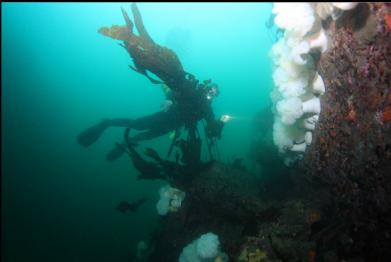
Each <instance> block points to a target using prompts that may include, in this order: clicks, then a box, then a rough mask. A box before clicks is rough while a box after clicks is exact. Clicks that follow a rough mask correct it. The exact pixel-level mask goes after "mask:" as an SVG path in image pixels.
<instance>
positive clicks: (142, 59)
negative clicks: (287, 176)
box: [77, 3, 224, 161]
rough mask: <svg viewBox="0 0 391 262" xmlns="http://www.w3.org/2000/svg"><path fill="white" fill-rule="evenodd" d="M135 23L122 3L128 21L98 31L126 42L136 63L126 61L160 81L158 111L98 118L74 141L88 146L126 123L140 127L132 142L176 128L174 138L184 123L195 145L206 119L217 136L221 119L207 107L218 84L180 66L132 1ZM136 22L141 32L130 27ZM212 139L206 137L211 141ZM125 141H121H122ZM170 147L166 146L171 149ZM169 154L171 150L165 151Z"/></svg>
mask: <svg viewBox="0 0 391 262" xmlns="http://www.w3.org/2000/svg"><path fill="white" fill-rule="evenodd" d="M131 10H132V13H133V17H134V20H135V23H134V24H133V22H132V20H131V19H130V18H129V16H128V14H127V12H126V11H125V9H123V8H121V11H122V15H123V17H124V20H125V22H126V25H124V26H118V25H113V26H111V27H110V28H109V27H102V28H100V29H99V30H98V32H99V33H100V34H102V35H104V36H107V37H110V38H113V39H115V40H120V41H123V42H122V43H121V44H120V46H122V47H123V48H125V50H126V51H127V52H128V54H129V55H130V57H131V58H132V60H133V63H134V66H132V65H130V66H129V67H130V68H131V69H132V70H134V71H136V72H137V73H139V74H142V75H144V76H145V77H147V78H148V79H149V80H150V81H151V82H152V83H153V84H163V86H164V91H165V94H166V101H165V102H164V105H163V107H162V110H161V111H160V112H156V113H153V114H151V115H148V116H144V117H140V118H136V119H126V118H117V119H104V120H102V121H101V122H100V123H98V124H96V125H94V126H92V127H90V128H88V129H87V130H85V131H83V132H81V133H80V134H79V135H78V137H77V141H78V143H79V144H80V145H82V146H85V147H88V146H90V145H92V144H93V143H94V142H96V141H97V140H98V139H99V137H100V136H101V135H102V134H103V132H104V131H105V130H106V129H107V128H109V127H125V128H131V129H134V130H139V131H143V132H141V133H138V134H136V135H135V136H133V137H130V138H129V140H130V142H131V143H133V144H136V142H138V141H142V140H148V139H152V138H156V137H159V136H162V135H164V134H167V133H169V132H172V131H175V137H174V139H173V142H175V141H176V139H177V138H178V137H179V132H180V129H181V128H182V127H184V128H185V129H186V130H187V131H188V141H187V143H188V144H190V145H191V146H192V147H194V148H196V147H197V146H199V145H200V143H201V141H200V138H199V134H198V129H197V124H198V121H201V120H203V119H204V120H205V121H206V126H205V133H206V135H207V138H208V139H209V140H210V141H213V140H214V139H217V138H220V137H221V132H222V128H223V125H224V121H220V120H216V119H215V117H214V113H213V110H212V107H211V103H212V101H213V98H214V97H216V96H217V95H218V94H219V90H218V87H217V85H216V84H214V83H212V81H211V80H206V81H203V83H199V81H198V80H197V79H196V78H195V77H194V76H193V75H191V74H189V73H187V72H185V71H184V69H183V67H182V64H181V62H180V60H179V59H178V57H177V55H176V54H175V52H174V51H172V50H171V49H169V48H166V47H163V46H160V45H158V44H156V43H155V42H154V41H153V39H152V38H151V37H150V35H149V34H148V32H147V30H146V28H145V27H144V23H143V21H142V18H141V14H140V11H139V10H138V7H137V5H136V4H134V3H133V4H132V5H131ZM134 25H135V27H136V29H137V31H138V34H139V35H136V34H135V32H134V28H133V27H134ZM148 72H152V73H153V74H154V75H156V76H157V77H159V79H160V80H161V81H159V80H156V79H153V78H152V77H150V76H149V75H148ZM211 143H213V142H210V143H209V142H208V145H210V144H211ZM121 144H122V145H125V142H124V141H123V142H122V143H121ZM173 144H174V143H172V146H171V147H170V150H169V152H171V150H172V147H173ZM123 152H124V151H123V150H122V149H121V146H116V147H115V148H114V149H113V150H111V151H110V152H109V153H108V154H107V160H109V161H114V160H116V159H117V158H118V157H120V156H121V155H122V154H123ZM168 156H169V154H168Z"/></svg>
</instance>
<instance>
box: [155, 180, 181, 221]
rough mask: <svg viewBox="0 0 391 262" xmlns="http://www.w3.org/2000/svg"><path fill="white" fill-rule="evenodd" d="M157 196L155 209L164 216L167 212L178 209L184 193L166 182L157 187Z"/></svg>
mask: <svg viewBox="0 0 391 262" xmlns="http://www.w3.org/2000/svg"><path fill="white" fill-rule="evenodd" d="M159 196H160V199H159V201H158V202H157V204H156V210H157V212H158V214H159V215H161V216H165V215H166V214H167V213H168V212H175V211H178V209H179V208H180V207H181V205H182V201H183V200H184V199H185V196H186V193H185V192H183V191H180V190H179V189H177V188H174V187H171V186H170V185H168V184H167V185H165V186H163V187H161V188H160V189H159Z"/></svg>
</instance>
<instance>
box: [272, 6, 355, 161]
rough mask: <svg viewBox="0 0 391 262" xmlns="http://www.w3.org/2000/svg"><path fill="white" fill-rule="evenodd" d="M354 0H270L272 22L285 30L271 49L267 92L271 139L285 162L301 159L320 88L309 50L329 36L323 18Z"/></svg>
mask: <svg viewBox="0 0 391 262" xmlns="http://www.w3.org/2000/svg"><path fill="white" fill-rule="evenodd" d="M356 5H357V3H275V4H274V5H273V10H272V13H273V14H274V15H275V18H274V23H275V24H276V26H278V27H279V28H280V29H282V30H284V35H283V37H282V38H281V39H279V41H278V42H277V43H275V44H274V45H273V47H272V49H271V57H272V59H273V63H274V72H273V81H274V85H275V88H274V89H273V91H272V93H271V98H272V101H273V113H274V116H275V119H274V125H273V141H274V144H275V145H276V146H277V147H278V150H279V152H280V153H281V154H283V155H284V157H285V164H286V165H290V164H291V163H293V162H295V161H296V160H298V159H300V158H301V157H302V156H303V154H304V152H305V151H306V148H307V146H308V145H310V144H311V142H312V132H313V130H314V129H315V126H316V123H317V121H318V119H319V114H320V112H321V104H320V96H322V95H323V94H324V92H325V85H324V82H323V79H322V77H321V76H320V75H319V74H318V72H316V68H315V66H314V61H313V59H312V56H311V55H310V53H315V52H320V53H324V52H326V51H327V49H328V39H327V35H326V32H325V30H324V29H323V28H322V23H321V20H322V19H327V18H328V17H329V16H331V17H332V18H333V19H337V18H338V17H339V15H340V14H341V12H343V11H345V10H349V9H352V8H354V7H355V6H356Z"/></svg>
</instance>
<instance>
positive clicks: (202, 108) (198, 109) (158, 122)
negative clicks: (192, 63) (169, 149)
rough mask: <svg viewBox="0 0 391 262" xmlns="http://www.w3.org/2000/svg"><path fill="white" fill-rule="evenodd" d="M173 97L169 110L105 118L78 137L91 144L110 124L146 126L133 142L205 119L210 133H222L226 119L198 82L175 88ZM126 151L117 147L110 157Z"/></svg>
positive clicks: (131, 139) (87, 144) (80, 140)
mask: <svg viewBox="0 0 391 262" xmlns="http://www.w3.org/2000/svg"><path fill="white" fill-rule="evenodd" d="M173 98H174V99H173V100H174V104H173V105H172V106H171V107H170V108H169V109H168V110H167V111H166V112H164V111H161V112H156V113H154V114H151V115H148V116H144V117H140V118H136V119H125V118H118V119H105V120H103V121H101V122H100V123H98V124H97V125H94V126H92V127H90V128H88V129H87V130H85V131H83V132H82V133H80V134H79V135H78V137H77V140H78V142H79V144H80V145H82V146H86V147H87V146H90V145H91V144H93V143H94V142H95V141H96V140H98V138H99V137H100V136H101V134H102V133H103V132H104V130H106V129H107V128H108V127H110V126H115V127H130V128H132V129H136V130H140V131H141V130H146V131H144V132H141V133H139V134H137V135H135V136H133V137H131V138H130V142H137V141H142V140H149V139H152V138H155V137H159V136H162V135H164V134H167V133H169V132H170V131H175V130H178V129H179V128H180V127H182V126H191V125H193V126H194V125H196V123H197V122H198V121H199V120H202V119H205V120H206V122H207V131H208V135H209V136H210V137H220V135H221V129H222V126H223V123H222V122H221V121H218V120H217V121H216V120H215V119H214V114H213V111H212V108H211V101H209V100H208V99H207V97H206V93H205V90H204V89H201V88H197V87H196V86H193V88H183V89H181V90H180V91H179V92H173ZM176 101H178V102H176ZM124 143H125V142H123V144H124ZM122 153H123V151H122V150H121V148H119V147H116V148H114V149H113V150H111V151H110V152H109V153H108V154H107V160H109V161H114V160H115V159H117V158H118V157H119V156H121V154H122Z"/></svg>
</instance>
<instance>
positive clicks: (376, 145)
mask: <svg viewBox="0 0 391 262" xmlns="http://www.w3.org/2000/svg"><path fill="white" fill-rule="evenodd" d="M390 17H391V6H390V4H384V3H370V4H366V3H360V4H359V5H358V6H357V8H356V9H353V10H351V11H348V12H345V13H344V14H343V16H342V17H340V18H339V19H338V20H337V21H332V20H331V19H329V20H327V21H326V23H327V26H328V30H327V34H328V37H329V39H330V43H331V48H330V49H329V51H328V52H326V53H325V54H322V55H321V57H320V59H319V62H318V65H317V70H318V72H319V74H320V75H321V76H322V77H323V80H324V83H325V86H326V93H325V95H324V96H323V97H322V99H321V104H322V113H321V116H320V118H319V122H318V126H317V129H316V131H315V133H314V137H313V139H314V141H313V144H312V145H311V146H310V147H309V150H308V152H307V154H306V157H305V158H304V160H303V163H302V164H303V167H304V168H305V169H306V175H307V176H308V177H309V178H310V179H313V180H320V181H322V182H323V183H325V184H327V185H328V186H329V188H330V190H331V192H332V195H333V196H334V202H335V210H334V212H335V214H336V216H337V217H340V218H341V219H342V218H343V221H344V222H343V223H342V222H341V223H338V222H335V223H336V224H338V225H339V227H340V229H339V232H344V233H343V234H345V238H346V239H348V240H347V242H349V243H348V245H347V248H345V249H344V250H337V251H335V252H336V253H337V254H338V257H339V259H349V258H352V257H360V258H364V259H365V260H368V261H382V260H381V259H382V258H384V257H391V250H390V249H389V247H390V245H391V244H390V243H391V117H390V116H391V114H390V112H391V110H390V108H391V92H390V91H391V73H390V71H391V28H390ZM330 241H331V240H330ZM325 245H327V244H325ZM324 248H325V249H327V248H326V247H324Z"/></svg>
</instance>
